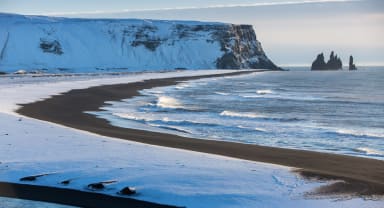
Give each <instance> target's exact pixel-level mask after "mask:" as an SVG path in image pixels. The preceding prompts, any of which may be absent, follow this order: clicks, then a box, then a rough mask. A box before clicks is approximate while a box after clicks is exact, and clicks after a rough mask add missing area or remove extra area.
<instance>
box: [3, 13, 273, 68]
mask: <svg viewBox="0 0 384 208" xmlns="http://www.w3.org/2000/svg"><path fill="white" fill-rule="evenodd" d="M0 21H1V22H2V24H3V25H2V27H0V68H1V69H2V70H3V69H4V70H5V71H6V72H9V73H13V72H15V71H17V70H19V69H25V70H27V71H31V70H39V69H44V71H45V72H56V71H58V72H59V71H60V69H68V70H69V71H71V72H81V71H87V72H92V71H94V70H98V71H99V70H119V71H121V70H126V71H138V70H151V71H155V70H166V69H168V70H169V69H216V68H220V69H251V68H252V69H254V68H263V69H280V68H279V67H277V66H276V65H275V64H274V63H273V62H272V61H271V60H270V59H269V58H268V57H267V55H266V54H265V53H264V51H263V49H262V47H261V43H260V42H259V41H258V40H257V38H256V33H255V31H254V29H253V27H252V25H235V24H226V23H210V22H196V21H160V20H138V19H116V20H112V19H70V18H55V17H42V16H39V17H31V16H22V15H11V14H1V13H0ZM25 31H28V34H26V33H25ZM9 45H12V47H9ZM20 54H23V55H20ZM60 72H61V71H60Z"/></svg>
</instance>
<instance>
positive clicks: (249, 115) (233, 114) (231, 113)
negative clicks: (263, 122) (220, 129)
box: [220, 111, 265, 118]
mask: <svg viewBox="0 0 384 208" xmlns="http://www.w3.org/2000/svg"><path fill="white" fill-rule="evenodd" d="M220 115H221V116H229V117H243V118H265V117H263V116H260V115H257V114H255V113H249V112H247V113H240V112H234V111H223V112H221V113H220Z"/></svg>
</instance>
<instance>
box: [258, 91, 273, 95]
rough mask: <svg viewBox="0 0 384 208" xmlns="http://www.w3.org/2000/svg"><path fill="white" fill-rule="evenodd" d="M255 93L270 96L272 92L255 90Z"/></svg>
mask: <svg viewBox="0 0 384 208" xmlns="http://www.w3.org/2000/svg"><path fill="white" fill-rule="evenodd" d="M256 93H257V94H259V95H265V94H272V93H273V91H272V90H257V91H256Z"/></svg>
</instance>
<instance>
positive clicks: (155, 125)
mask: <svg viewBox="0 0 384 208" xmlns="http://www.w3.org/2000/svg"><path fill="white" fill-rule="evenodd" d="M149 125H150V126H152V127H157V128H161V129H165V130H171V131H177V132H180V133H184V134H193V133H192V132H191V131H188V130H186V129H183V128H180V127H177V126H166V125H159V124H149Z"/></svg>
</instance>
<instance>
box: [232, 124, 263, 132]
mask: <svg viewBox="0 0 384 208" xmlns="http://www.w3.org/2000/svg"><path fill="white" fill-rule="evenodd" d="M237 128H239V129H246V130H252V131H257V132H267V130H266V129H263V128H253V127H246V126H242V125H239V126H237Z"/></svg>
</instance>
